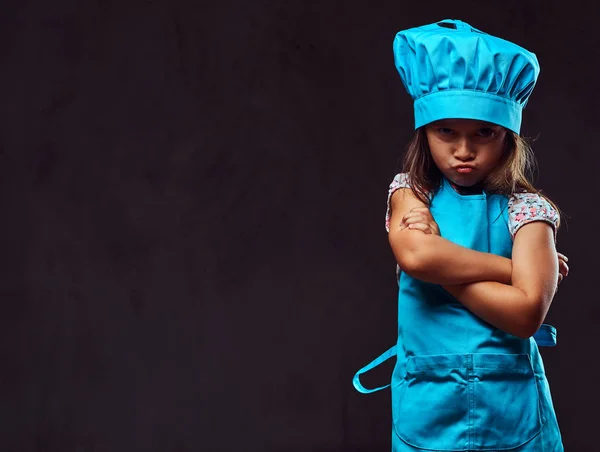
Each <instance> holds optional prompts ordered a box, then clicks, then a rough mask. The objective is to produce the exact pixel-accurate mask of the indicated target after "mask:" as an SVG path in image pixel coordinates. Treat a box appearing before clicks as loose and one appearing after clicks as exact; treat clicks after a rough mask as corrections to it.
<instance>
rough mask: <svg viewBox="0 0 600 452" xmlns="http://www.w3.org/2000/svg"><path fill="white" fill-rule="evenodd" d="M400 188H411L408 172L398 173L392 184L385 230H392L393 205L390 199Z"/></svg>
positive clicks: (389, 192)
mask: <svg viewBox="0 0 600 452" xmlns="http://www.w3.org/2000/svg"><path fill="white" fill-rule="evenodd" d="M399 188H410V185H409V184H408V173H398V174H396V176H395V177H394V180H393V181H392V183H391V184H390V188H389V190H388V196H387V209H386V211H385V230H386V231H387V232H390V218H391V217H392V206H391V204H390V201H391V199H392V194H393V193H394V192H395V191H396V190H398V189H399Z"/></svg>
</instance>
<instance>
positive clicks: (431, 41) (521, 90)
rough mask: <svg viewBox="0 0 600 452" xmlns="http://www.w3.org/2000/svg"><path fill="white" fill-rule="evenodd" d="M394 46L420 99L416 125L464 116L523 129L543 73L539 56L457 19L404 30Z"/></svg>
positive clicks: (400, 66) (405, 81)
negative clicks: (529, 105) (530, 102)
mask: <svg viewBox="0 0 600 452" xmlns="http://www.w3.org/2000/svg"><path fill="white" fill-rule="evenodd" d="M393 49H394V60H395V64H396V68H397V69H398V73H399V74H400V78H401V79H402V83H403V84H404V87H405V88H406V90H407V91H408V93H409V94H410V95H411V97H412V98H413V100H414V114H415V129H417V128H419V127H422V126H424V125H426V124H429V123H431V122H433V121H438V120H440V119H449V118H461V119H476V120H480V121H487V122H491V123H494V124H498V125H501V126H504V127H506V128H507V129H510V130H512V131H514V132H516V133H519V132H520V130H521V120H522V111H523V108H524V107H525V105H526V104H527V101H528V99H529V96H530V95H531V93H532V92H533V88H534V87H535V84H536V82H537V78H538V75H539V73H540V66H539V64H538V60H537V57H536V56H535V54H533V53H531V52H529V51H528V50H526V49H524V48H522V47H520V46H518V45H517V44H514V43H512V42H509V41H506V40H504V39H501V38H498V37H495V36H492V35H489V34H487V33H484V32H482V31H480V30H478V29H476V28H474V27H472V26H471V25H469V24H467V23H465V22H462V21H460V20H453V19H446V20H443V21H441V22H436V23H433V24H429V25H424V26H421V27H416V28H410V29H408V30H403V31H400V32H398V33H397V34H396V37H395V39H394V45H393Z"/></svg>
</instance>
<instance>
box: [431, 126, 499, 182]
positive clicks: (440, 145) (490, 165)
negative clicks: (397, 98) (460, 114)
mask: <svg viewBox="0 0 600 452" xmlns="http://www.w3.org/2000/svg"><path fill="white" fill-rule="evenodd" d="M425 133H426V135H427V141H428V143H429V149H430V150H431V156H432V157H433V160H434V162H435V164H436V165H437V167H438V168H439V169H440V171H441V172H442V174H444V176H446V178H447V179H449V180H451V181H452V182H454V183H455V184H456V185H460V186H462V187H472V186H474V185H477V184H479V183H480V182H481V181H483V180H484V179H485V178H486V177H487V175H488V174H490V172H491V171H492V170H493V169H494V168H495V167H496V166H497V165H498V164H499V163H500V160H501V159H502V154H503V150H504V139H505V138H506V133H507V132H506V129H505V128H504V127H501V126H499V125H496V124H492V123H489V122H483V121H475V120H472V119H444V120H441V121H436V122H432V123H430V124H428V125H426V126H425Z"/></svg>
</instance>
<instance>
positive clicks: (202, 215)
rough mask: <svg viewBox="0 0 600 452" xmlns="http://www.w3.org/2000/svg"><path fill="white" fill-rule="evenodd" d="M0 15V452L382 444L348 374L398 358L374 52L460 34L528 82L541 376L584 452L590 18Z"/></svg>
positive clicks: (404, 6) (368, 6)
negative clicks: (542, 325)
mask: <svg viewBox="0 0 600 452" xmlns="http://www.w3.org/2000/svg"><path fill="white" fill-rule="evenodd" d="M1 6H2V8H1V10H0V12H1V14H0V64H1V66H0V90H1V92H0V98H1V99H2V101H1V102H0V114H1V121H0V124H1V127H2V129H1V145H2V147H1V149H0V151H1V153H0V168H1V183H2V201H3V203H2V207H3V208H2V213H3V214H2V227H3V234H2V236H1V237H2V244H1V249H2V253H1V254H2V259H1V262H2V268H1V270H2V271H1V275H2V285H1V293H2V301H3V303H2V306H3V310H2V314H1V315H0V363H1V370H2V372H1V374H0V390H1V393H0V400H1V402H0V450H1V451H7V452H10V451H48V452H54V451H57V452H58V451H60V452H70V451H78V452H87V451H95V452H96V451H111V452H112V451H115V452H116V451H133V450H136V451H138V450H139V451H169V452H171V451H172V452H183V451H209V452H212V451H215V452H216V451H245V452H254V451H267V452H271V451H272V452H275V451H277V452H292V451H294V452H295V451H317V452H325V451H344V452H346V451H359V450H361V451H387V450H389V447H390V441H389V439H390V435H391V419H390V402H389V393H388V392H382V393H377V394H375V395H372V396H362V395H359V394H358V393H356V392H354V390H353V388H352V385H351V379H352V376H353V374H354V372H355V371H356V370H357V369H358V368H359V367H362V365H364V364H366V363H367V362H368V361H369V360H370V359H371V358H373V357H374V356H376V355H377V354H379V352H381V351H383V350H385V349H386V348H387V347H388V346H390V345H392V344H393V342H394V341H395V328H396V290H397V286H396V283H395V276H394V271H395V262H394V258H393V255H392V253H391V250H390V249H389V245H388V242H387V235H386V233H385V229H384V214H385V198H386V194H387V188H388V184H389V183H390V181H391V179H392V178H393V176H394V174H395V173H396V172H397V170H398V169H399V159H400V157H401V152H402V149H403V147H404V145H405V144H406V143H407V142H408V140H409V139H410V137H411V134H412V105H411V102H410V98H409V96H408V95H407V94H406V93H405V92H404V90H403V87H402V84H401V82H400V79H399V77H398V76H397V73H396V72H395V68H394V64H393V57H392V40H393V37H394V35H395V33H396V32H397V31H398V30H400V29H404V28H408V27H412V26H417V25H422V24H425V23H430V22H434V21H437V20H440V19H444V18H457V19H461V20H464V21H466V22H469V23H470V24H472V25H473V26H475V27H477V28H479V29H482V30H484V31H487V32H489V33H492V34H497V35H500V36H502V37H504V38H506V39H509V40H512V41H515V42H517V43H519V44H521V45H523V46H524V47H526V48H528V49H530V50H532V51H534V52H535V53H536V54H537V56H538V58H539V60H540V63H541V66H542V72H541V76H540V80H539V83H538V85H537V88H536V90H535V92H534V93H533V95H532V97H531V100H530V103H529V105H528V107H527V109H526V110H525V116H524V123H523V133H524V135H526V136H530V137H537V141H536V142H535V144H534V149H535V150H536V153H537V156H538V161H539V167H540V173H539V177H538V179H537V180H536V185H537V186H538V187H540V188H542V189H543V190H544V191H545V193H547V194H548V195H549V196H550V197H551V198H552V199H553V200H554V201H556V202H557V203H558V204H559V206H560V207H561V208H562V209H563V211H564V217H563V228H562V229H561V231H560V233H559V243H558V249H559V250H560V251H561V252H563V253H565V254H566V255H567V256H568V257H569V258H570V262H569V263H570V266H571V275H569V277H568V278H567V279H566V280H565V281H564V282H563V283H562V285H561V289H560V291H559V294H558V296H557V297H556V299H555V303H554V304H553V306H552V309H551V311H550V314H549V317H548V319H547V321H549V322H550V323H553V324H554V325H556V326H557V328H558V331H559V337H558V344H559V345H558V346H557V347H556V348H555V349H543V356H544V358H545V363H546V369H547V373H548V377H549V380H550V384H551V388H552V391H553V396H554V401H555V406H556V410H557V413H558V417H559V422H560V425H561V428H562V431H563V436H564V442H565V445H566V450H567V451H568V452H580V451H592V452H596V449H595V448H594V447H595V446H594V445H595V444H597V440H596V429H597V417H598V416H597V413H596V412H595V411H594V410H596V409H597V406H598V405H599V403H600V397H599V391H598V387H597V381H598V379H599V377H600V370H599V368H598V364H597V362H594V359H595V357H596V356H597V349H598V347H597V342H598V341H597V338H596V335H597V327H595V321H596V319H597V318H598V314H599V309H598V304H597V303H598V301H597V300H596V297H595V293H596V292H595V289H596V283H597V277H596V265H595V264H594V263H593V261H592V256H594V255H596V254H597V252H598V251H599V250H598V244H597V242H596V236H595V235H594V234H595V233H596V231H597V230H598V227H599V226H600V225H599V224H598V222H599V220H598V215H597V214H596V208H595V207H594V204H595V200H594V198H595V196H596V195H597V194H598V186H597V182H598V181H597V176H596V174H597V173H598V170H599V169H600V168H599V163H600V157H598V154H597V150H596V141H597V134H598V130H599V127H598V123H597V121H598V120H597V106H598V105H599V103H600V98H599V97H600V96H599V94H600V93H599V89H598V83H597V74H598V72H597V54H596V50H595V49H597V48H598V44H600V42H599V41H600V39H599V37H598V33H597V31H596V28H597V22H598V18H599V14H598V11H597V8H598V6H596V5H595V4H594V5H593V6H590V7H588V8H587V9H585V10H584V9H582V10H575V9H567V10H566V9H565V8H564V5H563V3H559V2H556V4H554V5H553V4H552V2H536V1H532V0H529V1H523V0H511V1H505V2H502V3H499V2H495V3H492V2H489V3H485V2H481V1H455V2H452V3H450V2H447V1H433V0H432V1H428V2H410V3H409V2H399V1H374V2H369V3H367V2H358V1H353V2H349V1H346V2H342V1H332V0H322V1H285V2H284V1H280V0H264V1H258V0H256V1H252V2H250V1H233V0H222V1H220V2H217V1H213V2H210V3H209V2H192V1H183V0H173V1H159V0H156V1H151V0H147V1H141V0H140V1H130V0H120V1H117V0H112V1H104V0H95V1H91V0H60V1H58V0H57V1H52V2H49V1H43V0H37V1H33V0H32V1H26V0H21V1H15V0H4V1H3V2H2V4H1ZM559 6H561V7H559ZM591 203H592V204H591ZM590 205H591V206H592V207H590ZM390 371H391V366H388V367H387V368H386V367H384V368H382V369H378V370H377V371H376V372H374V373H373V375H370V376H368V377H367V379H366V381H367V383H370V384H377V383H380V384H381V383H383V382H384V381H385V380H386V378H389V372H390Z"/></svg>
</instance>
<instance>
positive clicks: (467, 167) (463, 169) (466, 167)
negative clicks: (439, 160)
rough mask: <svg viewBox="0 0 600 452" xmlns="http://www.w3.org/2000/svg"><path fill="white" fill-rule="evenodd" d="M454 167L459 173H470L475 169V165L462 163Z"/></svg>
mask: <svg viewBox="0 0 600 452" xmlns="http://www.w3.org/2000/svg"><path fill="white" fill-rule="evenodd" d="M453 169H455V170H456V171H457V172H459V173H470V172H471V171H473V170H474V169H475V167H473V166H470V165H460V166H455V167H453Z"/></svg>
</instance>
